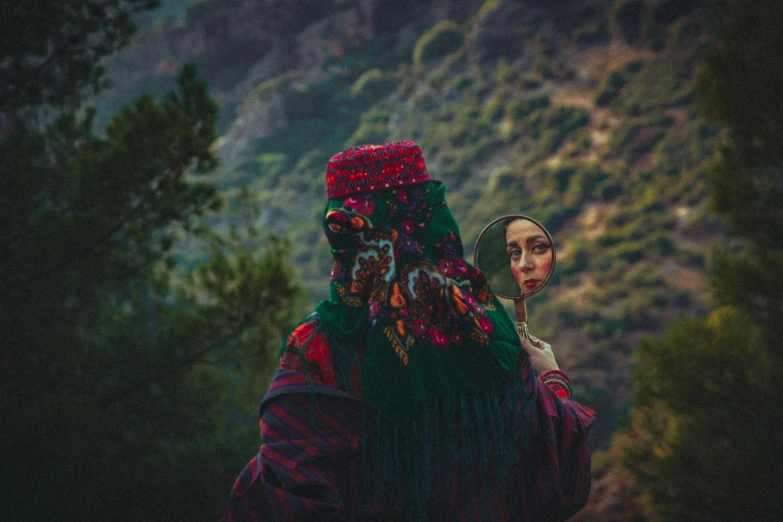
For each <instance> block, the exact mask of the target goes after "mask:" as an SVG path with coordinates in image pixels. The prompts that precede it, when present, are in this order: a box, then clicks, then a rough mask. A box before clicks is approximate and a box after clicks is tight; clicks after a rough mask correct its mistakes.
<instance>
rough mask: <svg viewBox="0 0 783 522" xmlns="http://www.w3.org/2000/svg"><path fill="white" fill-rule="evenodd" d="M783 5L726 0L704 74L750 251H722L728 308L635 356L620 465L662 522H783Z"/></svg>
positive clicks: (725, 194) (725, 183) (721, 291)
mask: <svg viewBox="0 0 783 522" xmlns="http://www.w3.org/2000/svg"><path fill="white" fill-rule="evenodd" d="M777 7H778V6H777V5H776V4H775V3H774V2H750V1H746V0H725V1H722V2H720V3H719V4H718V8H717V10H716V18H715V20H714V23H715V29H716V35H715V41H714V43H713V44H712V45H711V47H710V49H709V50H708V51H707V52H706V53H705V55H704V60H703V62H702V65H701V68H700V75H699V91H700V94H701V95H702V110H703V111H704V113H705V114H706V115H707V116H708V117H710V118H711V119H712V120H713V121H716V122H722V123H725V124H727V125H728V127H729V129H730V131H731V133H730V134H729V137H728V139H727V140H726V141H725V142H724V144H723V146H722V148H721V149H719V152H718V154H717V157H716V159H715V162H714V164H713V166H712V168H711V172H710V185H709V194H710V198H711V201H712V204H713V207H714V208H715V210H717V211H718V213H720V214H722V215H724V216H726V217H727V218H728V220H729V222H730V223H731V224H732V225H734V227H735V229H736V231H737V232H738V233H739V234H740V235H741V236H742V237H743V238H744V239H745V240H746V241H747V243H748V244H747V245H746V246H744V247H743V246H737V244H735V245H733V246H729V247H723V248H720V249H716V251H715V252H714V253H713V256H712V266H711V283H712V284H711V286H712V290H713V296H714V299H715V301H716V303H718V304H719V305H723V306H722V307H721V308H718V309H717V310H716V311H715V312H713V314H712V315H711V316H710V318H709V320H695V319H685V320H682V321H681V322H680V323H678V324H677V325H676V326H675V327H673V328H672V329H670V330H669V331H668V332H667V334H666V335H665V336H664V337H663V339H661V340H660V341H647V342H645V343H643V344H642V345H641V347H640V349H639V359H640V361H641V363H642V364H641V365H640V367H639V369H638V371H637V373H636V375H635V376H634V381H635V383H636V386H637V391H636V403H637V404H636V409H635V411H634V412H633V415H632V421H631V426H630V429H629V432H628V439H627V441H626V442H625V444H624V449H623V453H624V464H625V466H626V467H627V468H628V469H629V470H631V471H632V472H633V473H634V475H635V477H636V480H637V482H638V483H639V485H640V486H641V488H642V490H643V491H644V493H645V494H646V496H647V498H648V503H649V508H650V511H651V514H652V520H656V521H657V520H661V521H664V520H665V521H667V522H668V521H674V522H676V521H680V520H682V521H685V520H688V521H691V520H727V521H728V520H738V519H742V518H753V519H757V520H770V521H771V520H779V519H780V518H781V516H783V503H782V502H781V497H780V488H779V483H780V476H779V475H780V469H781V467H783V462H782V461H781V455H780V451H779V450H778V447H780V446H781V444H783V439H782V438H781V435H780V433H781V432H780V430H779V429H778V428H777V425H778V424H779V419H780V416H781V414H783V409H782V408H781V405H783V400H781V399H783V397H782V396H781V388H780V386H779V383H778V382H777V377H778V376H779V375H780V374H781V371H782V370H783V357H781V352H780V349H779V339H780V335H781V333H782V331H783V329H782V328H781V326H780V312H781V309H783V285H781V283H780V281H779V279H780V278H779V274H780V270H781V269H783V243H781V240H780V237H781V235H780V234H781V231H782V230H783V229H781V226H780V225H781V219H780V212H779V209H780V207H781V203H782V202H783V193H782V192H781V191H780V190H779V188H780V186H781V183H780V181H781V177H782V176H783V170H781V164H782V162H781V159H783V158H782V156H781V152H780V146H779V144H780V142H781V136H783V135H781V132H780V129H779V126H778V125H774V124H771V122H770V120H768V118H776V117H779V116H781V114H780V107H779V104H776V103H771V102H770V100H771V99H778V98H779V93H780V90H781V89H782V88H783V75H781V74H780V72H779V71H778V69H776V68H775V66H774V62H775V61H776V60H777V61H780V55H779V51H778V49H779V48H780V45H781V44H782V43H783V40H782V39H781V35H780V32H779V31H778V30H776V29H775V28H776V27H778V26H779V24H780V23H781V22H783V17H782V16H783V15H781V14H780V10H779V9H777ZM749 52H752V53H753V57H752V58H751V57H750V56H748V55H747V54H746V53H749ZM758 63H763V64H764V65H763V66H758V65H757V64H758ZM768 67H770V68H769V69H767V68H768ZM738 74H740V75H741V76H737V75H738ZM761 85H763V87H762V86H761ZM770 97H771V98H770ZM678 299H681V298H679V297H678ZM716 455H719V456H720V458H716ZM749 476H752V477H753V480H752V481H748V480H747V477H749Z"/></svg>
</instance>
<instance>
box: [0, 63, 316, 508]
mask: <svg viewBox="0 0 783 522" xmlns="http://www.w3.org/2000/svg"><path fill="white" fill-rule="evenodd" d="M177 84H178V87H179V88H178V92H176V93H170V94H169V95H168V96H166V97H165V98H164V99H163V100H162V101H161V102H156V101H155V100H154V99H153V98H152V97H151V96H142V97H140V98H139V99H138V100H137V101H136V103H135V104H134V105H133V106H132V107H127V108H125V109H123V110H122V111H120V113H119V114H118V115H117V116H116V117H115V118H114V119H112V120H111V122H110V123H109V124H108V125H107V127H106V132H105V136H103V137H97V136H95V135H94V134H93V133H92V131H91V123H92V120H93V117H94V113H93V112H92V111H84V112H81V113H74V112H69V111H63V112H62V113H60V114H59V116H58V117H57V118H56V119H55V120H54V121H53V122H52V123H51V125H49V126H47V127H44V128H42V129H41V130H38V131H32V130H25V129H24V128H22V129H21V130H19V131H17V132H16V133H12V134H11V135H9V136H8V137H6V138H5V139H4V140H2V141H0V158H2V161H0V175H2V178H3V180H4V181H3V190H2V191H1V192H0V194H1V195H0V205H2V207H3V209H4V212H3V213H2V217H0V219H2V222H1V225H2V227H3V230H4V233H3V236H2V238H0V249H1V255H0V274H2V276H3V282H2V286H3V288H2V296H3V297H2V299H1V300H0V317H2V318H1V319H0V329H1V330H2V331H3V350H4V361H5V362H4V363H3V364H2V365H0V386H2V393H1V394H0V407H2V410H3V415H4V418H5V420H6V424H7V425H8V426H9V428H8V429H5V430H3V433H2V436H1V437H2V448H3V449H2V451H0V481H2V483H3V484H4V485H6V486H7V487H6V488H5V491H4V494H3V495H2V498H1V499H0V511H2V512H3V513H4V515H5V516H6V517H9V518H10V519H13V520H214V519H216V518H218V517H219V516H220V512H221V511H222V509H223V508H224V503H225V495H226V492H228V491H229V490H230V487H231V484H232V482H233V480H234V478H235V477H236V473H237V471H238V470H239V469H241V468H242V466H243V465H244V464H245V462H246V461H247V459H248V455H249V452H252V448H253V446H255V445H257V431H256V428H255V426H254V423H253V422H252V421H251V419H252V418H253V416H254V410H255V407H256V406H257V401H258V398H259V396H260V394H261V391H262V390H263V389H264V387H265V385H266V383H265V379H268V376H269V370H270V367H271V362H272V359H271V357H272V354H274V353H275V352H276V347H277V345H278V343H279V342H280V340H281V339H282V337H283V335H284V334H285V332H286V331H287V329H288V328H290V326H291V324H292V321H293V320H294V316H295V315H297V314H298V310H299V308H298V307H299V304H300V302H301V291H300V290H299V289H298V286H297V284H296V283H295V282H294V278H293V274H292V273H291V272H290V268H289V265H288V261H287V246H286V244H285V243H284V242H283V241H281V240H278V239H274V238H272V239H268V240H265V239H262V238H260V237H259V236H258V234H257V233H255V232H253V231H252V230H251V232H250V236H248V237H242V235H241V234H240V233H239V232H235V233H232V234H223V235H218V234H216V233H212V232H209V229H208V228H207V227H206V226H205V219H206V218H207V217H208V216H211V215H213V213H214V211H216V210H217V209H218V208H219V207H220V204H221V199H220V198H219V197H218V195H217V192H216V190H215V188H214V186H212V185H211V184H209V183H208V182H207V181H206V179H207V176H209V175H211V174H213V173H214V171H215V168H216V165H217V161H216V158H215V157H214V156H213V154H212V150H211V147H212V144H213V142H214V140H215V137H216V135H215V120H216V115H217V106H216V104H215V102H214V100H212V98H211V97H210V96H209V94H208V92H207V89H206V86H205V83H204V82H203V80H201V79H200V78H198V77H197V76H196V72H195V68H194V67H192V66H186V67H185V68H183V71H182V72H181V74H180V75H179V76H178V78H177ZM63 96H64V95H63ZM31 128H32V127H31ZM194 231H200V234H201V235H202V237H205V238H206V239H207V240H208V244H209V245H210V249H209V250H208V251H207V252H206V253H205V255H204V261H203V262H201V263H199V264H198V265H197V266H196V267H195V268H193V269H191V268H190V266H192V265H191V263H192V260H191V261H189V262H184V261H183V260H182V259H178V258H181V256H182V255H183V249H182V247H181V246H180V244H179V243H178V242H179V240H180V239H183V238H188V239H190V240H191V241H193V240H194V235H193V232H194ZM259 244H260V245H262V248H261V249H260V250H259V249H258V245H259ZM249 245H252V250H251V246H249ZM42 463H45V466H42V465H41V464H42ZM51 469H56V470H58V471H57V473H51V472H50V471H51ZM194 477H198V480H195V481H194V480H193V478H194ZM216 492H219V493H216ZM30 498H34V499H37V500H36V501H35V505H34V507H33V508H32V509H31V505H30V502H29V499H30ZM140 498H143V499H144V502H139V501H138V499H140ZM172 498H176V499H179V500H178V501H177V502H172Z"/></svg>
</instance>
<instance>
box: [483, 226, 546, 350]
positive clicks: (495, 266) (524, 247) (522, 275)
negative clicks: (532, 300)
mask: <svg viewBox="0 0 783 522" xmlns="http://www.w3.org/2000/svg"><path fill="white" fill-rule="evenodd" d="M473 264H474V265H475V266H476V267H478V268H479V269H481V271H482V272H484V275H485V276H486V278H487V280H488V281H489V286H490V287H491V288H492V291H493V292H495V294H496V295H498V296H499V297H504V298H506V299H511V300H513V301H514V309H515V311H516V316H517V329H518V330H519V334H520V335H522V336H524V337H527V338H530V336H529V334H528V331H527V308H526V307H525V299H527V298H528V297H530V296H531V295H533V294H535V293H537V292H539V291H540V290H541V289H542V288H544V286H546V284H547V283H548V282H549V279H550V278H551V277H552V273H553V272H554V270H555V244H554V241H552V236H551V235H550V234H549V231H548V230H547V229H546V228H544V226H543V225H542V224H541V223H539V222H538V221H536V220H535V219H533V218H530V217H527V216H523V215H510V216H503V217H500V218H497V219H495V220H494V221H492V222H491V223H490V224H489V225H487V226H486V227H485V228H484V230H483V231H482V232H481V234H480V235H479V238H478V240H477V241H476V249H475V251H474V254H473Z"/></svg>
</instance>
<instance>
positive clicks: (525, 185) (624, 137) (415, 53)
mask: <svg viewBox="0 0 783 522" xmlns="http://www.w3.org/2000/svg"><path fill="white" fill-rule="evenodd" d="M542 5H544V3H542V2H533V1H515V0H487V1H484V2H481V1H478V0H461V1H456V0H455V1H444V0H432V1H429V2H425V1H418V0H400V1H396V2H385V1H382V0H331V1H326V0H323V1H307V0H290V1H284V0H265V1H258V0H234V1H231V2H226V1H216V0H211V1H199V2H193V3H192V4H191V5H190V6H189V7H188V8H187V9H186V10H185V15H184V17H183V18H182V19H180V20H174V21H171V20H169V21H163V22H158V23H156V24H154V25H152V26H150V27H149V28H148V29H145V30H144V31H142V32H140V33H139V35H138V36H137V38H136V39H135V41H134V42H133V43H132V45H131V46H129V47H128V48H127V49H125V50H124V51H122V52H121V53H120V54H119V55H117V56H115V57H113V58H112V60H111V61H110V62H109V63H108V64H107V69H108V73H109V76H110V77H111V78H112V79H113V81H114V83H115V87H114V88H113V89H112V90H108V91H106V92H105V93H104V94H103V95H102V97H101V98H99V99H98V100H97V104H98V106H99V109H100V110H101V111H102V114H103V117H108V116H109V115H110V114H111V113H112V111H114V110H116V109H117V108H118V107H119V106H121V105H122V104H123V103H126V102H127V101H128V100H130V99H131V98H132V97H133V96H135V95H136V94H137V93H139V92H141V91H151V92H153V93H161V92H163V91H164V90H166V89H167V88H168V87H169V85H170V84H171V77H172V76H173V75H174V74H175V73H176V71H177V70H178V69H179V67H180V66H181V65H182V64H183V63H184V62H186V61H194V62H195V63H196V64H198V66H199V71H200V73H201V74H202V75H203V76H204V77H206V78H207V79H208V81H209V82H210V86H211V89H212V92H213V95H215V97H216V98H217V100H218V101H219V102H220V103H221V120H220V121H221V129H222V137H221V138H220V140H219V142H218V144H217V145H216V146H217V147H218V148H217V151H218V153H219V155H220V158H221V160H222V164H223V166H222V171H221V175H220V178H219V180H218V183H219V186H220V188H221V189H222V190H223V191H224V193H225V194H226V196H227V197H228V198H232V197H235V196H237V195H238V194H239V193H240V192H241V191H242V190H243V189H248V190H249V191H250V193H251V194H252V197H253V198H255V199H256V200H257V202H258V204H259V205H260V208H261V214H260V218H259V219H260V223H259V224H260V225H261V226H262V227H263V228H264V229H265V230H268V231H274V232H278V233H281V234H285V235H287V236H289V238H290V239H291V241H292V243H293V258H294V262H295V265H296V267H297V269H298V272H299V274H300V276H301V277H302V279H303V281H304V282H305V284H306V287H307V288H308V290H309V291H310V294H311V296H312V299H313V300H314V301H317V300H319V299H321V298H323V297H324V296H325V295H326V292H327V290H328V274H329V269H330V259H331V258H330V255H329V250H328V245H327V243H326V241H325V239H324V237H323V234H322V232H321V225H320V219H321V212H322V207H323V203H324V181H323V179H324V176H323V173H324V165H325V163H326V161H327V160H328V158H329V157H330V156H331V155H332V154H334V153H336V152H338V151H340V150H342V149H344V148H347V147H349V146H352V145H357V144H361V143H370V142H376V143H377V142H385V141H396V140H403V139H413V140H415V141H416V142H417V143H419V144H420V145H421V147H422V149H423V150H424V156H425V159H426V160H427V165H428V169H429V171H430V173H431V174H432V175H433V177H435V178H438V179H441V180H443V181H444V182H445V183H446V184H447V187H448V192H447V195H448V196H447V197H448V200H449V203H450V206H451V208H452V209H453V211H454V213H455V216H456V218H457V220H458V222H459V223H460V226H461V229H462V234H463V240H464V241H465V246H466V250H467V253H468V255H469V257H470V256H472V245H473V243H474V241H475V239H476V237H477V236H478V233H479V232H480V231H481V229H482V228H483V226H484V225H485V224H486V223H487V222H488V221H490V220H491V219H493V218H495V217H498V216H500V215H504V214H510V213H524V214H527V215H530V216H531V217H534V218H536V219H537V220H539V221H541V222H543V223H544V224H545V225H546V226H547V228H548V229H549V230H550V232H552V234H553V235H554V238H555V242H556V244H557V248H558V250H557V258H558V267H557V272H556V274H555V277H554V278H553V280H552V282H551V284H550V287H549V288H547V289H546V290H545V291H544V292H542V293H540V294H538V295H537V296H536V297H534V298H532V299H531V300H530V303H529V305H528V306H529V309H530V312H531V329H532V331H533V332H534V333H535V334H536V335H538V336H540V337H542V338H544V339H546V340H547V341H548V342H550V343H551V344H552V345H553V346H554V347H555V349H556V351H557V353H558V355H559V360H560V363H561V366H562V367H564V369H565V370H566V371H568V372H569V373H570V374H571V375H572V377H573V379H574V383H575V388H576V390H577V394H578V396H579V398H580V399H582V400H584V401H585V402H586V403H588V404H590V405H591V406H593V407H594V408H595V409H596V410H598V412H599V415H600V419H601V421H600V423H599V424H598V425H597V427H596V431H595V440H594V442H595V444H596V445H599V446H603V445H605V444H606V443H607V442H608V440H609V436H610V435H611V432H612V431H613V429H614V426H615V423H617V422H618V421H619V420H620V419H621V417H622V414H623V411H624V409H625V407H626V405H627V400H628V394H629V389H628V373H629V367H630V366H632V351H633V348H634V346H635V345H636V343H637V342H638V341H639V339H641V338H643V337H644V336H655V335H657V334H659V333H660V332H662V331H663V329H665V328H666V327H667V326H668V325H669V324H671V323H672V321H673V320H674V319H675V318H676V317H678V316H681V315H683V314H696V315H699V314H703V313H704V312H705V310H706V302H705V299H706V288H705V274H706V265H707V260H708V255H709V254H708V253H709V249H710V247H711V246H712V245H714V244H716V243H717V242H721V241H725V240H726V239H727V237H728V236H727V232H726V230H725V227H724V226H723V225H722V224H721V223H720V222H719V221H717V220H716V219H715V218H713V217H711V216H710V215H709V214H708V213H707V208H706V195H705V172H706V165H707V164H708V162H709V161H710V158H711V155H712V150H713V144H714V142H715V140H716V139H717V137H718V130H717V129H714V128H711V127H709V126H706V125H705V124H704V123H703V122H702V121H701V120H700V119H699V117H698V115H697V114H696V108H695V104H696V100H695V98H694V94H693V92H692V82H693V79H694V75H695V71H696V64H697V60H698V56H699V49H700V46H701V45H702V44H703V43H704V41H705V39H706V38H707V37H706V35H705V28H704V23H705V18H706V13H705V7H703V5H702V2H699V1H697V0H592V1H590V0H581V1H577V0H556V1H555V0H553V1H551V2H548V3H546V7H541V6H542Z"/></svg>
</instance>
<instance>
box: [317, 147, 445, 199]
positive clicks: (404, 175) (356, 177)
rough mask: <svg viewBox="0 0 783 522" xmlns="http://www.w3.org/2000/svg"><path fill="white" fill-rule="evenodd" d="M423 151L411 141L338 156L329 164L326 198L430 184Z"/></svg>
mask: <svg viewBox="0 0 783 522" xmlns="http://www.w3.org/2000/svg"><path fill="white" fill-rule="evenodd" d="M429 179H430V175H429V174H428V173H427V168H426V167H425V165H424V157H423V156H422V154H421V149H420V148H419V146H418V145H416V144H415V143H414V142H412V141H400V142H398V143H387V144H386V145H360V146H358V147H352V148H350V149H348V150H345V151H343V152H340V153H339V154H335V155H334V156H333V157H332V159H330V160H329V163H328V164H327V165H326V195H327V197H328V198H329V199H332V198H338V197H340V196H345V195H347V194H356V193H359V192H368V191H373V190H383V189H388V188H393V187H402V186H405V185H416V184H419V183H424V182H425V181H429Z"/></svg>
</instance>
